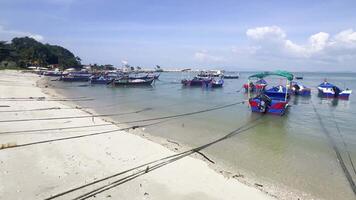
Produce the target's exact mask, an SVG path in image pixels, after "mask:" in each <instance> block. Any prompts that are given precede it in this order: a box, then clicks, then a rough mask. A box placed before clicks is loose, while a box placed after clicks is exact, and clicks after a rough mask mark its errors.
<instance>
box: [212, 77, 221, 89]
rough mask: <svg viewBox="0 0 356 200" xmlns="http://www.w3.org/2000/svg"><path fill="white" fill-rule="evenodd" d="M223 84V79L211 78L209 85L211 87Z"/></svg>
mask: <svg viewBox="0 0 356 200" xmlns="http://www.w3.org/2000/svg"><path fill="white" fill-rule="evenodd" d="M223 85H224V79H221V78H220V79H212V80H211V87H212V88H219V87H222V86H223Z"/></svg>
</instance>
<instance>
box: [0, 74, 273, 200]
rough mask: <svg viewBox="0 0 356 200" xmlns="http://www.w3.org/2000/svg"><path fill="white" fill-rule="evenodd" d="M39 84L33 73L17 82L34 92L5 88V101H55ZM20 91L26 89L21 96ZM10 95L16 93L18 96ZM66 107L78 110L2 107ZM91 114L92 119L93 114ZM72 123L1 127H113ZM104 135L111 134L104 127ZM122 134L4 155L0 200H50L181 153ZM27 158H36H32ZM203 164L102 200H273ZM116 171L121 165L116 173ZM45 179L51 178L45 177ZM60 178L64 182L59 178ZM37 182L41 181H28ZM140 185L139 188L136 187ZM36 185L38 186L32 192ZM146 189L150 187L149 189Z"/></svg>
mask: <svg viewBox="0 0 356 200" xmlns="http://www.w3.org/2000/svg"><path fill="white" fill-rule="evenodd" d="M6 74H11V75H14V72H11V71H6V72H4V71H2V72H0V80H2V81H4V76H5V81H10V82H11V79H10V80H9V78H7V80H6ZM19 74H20V72H15V76H16V75H17V76H19ZM22 79H24V80H22ZM37 80H39V78H38V76H36V75H28V74H25V75H23V76H21V77H19V78H18V79H17V80H16V83H18V82H19V83H23V82H27V83H32V84H31V86H32V87H28V85H23V86H25V88H27V89H26V90H27V91H26V90H25V91H24V88H21V87H23V86H3V85H2V84H0V87H1V90H2V91H5V92H2V97H8V98H9V97H13V96H4V95H17V96H18V97H20V95H19V94H22V97H24V96H45V97H46V98H53V96H52V97H51V94H45V93H44V92H43V90H42V89H41V88H39V87H37V86H36V83H35V82H36V81H37ZM16 87H18V88H16ZM20 90H22V92H21V91H20ZM32 90H33V91H32ZM9 91H12V93H13V94H11V93H10V92H9ZM31 91H32V92H31ZM25 94H26V95H25ZM40 94H42V95H40ZM67 103H69V104H72V103H73V105H75V103H74V102H70V101H68V102H67V101H66V102H55V101H28V102H27V101H26V102H16V101H14V102H11V103H8V104H11V105H10V108H3V110H5V109H6V110H13V109H15V108H16V109H17V108H18V109H20V108H24V107H25V108H26V107H31V108H35V107H38V108H41V107H43V106H48V107H49V106H60V107H70V105H68V104H67ZM2 104H3V103H2ZM26 104H27V105H26ZM1 109H2V108H1ZM87 112H88V111H87V110H86V109H68V110H64V109H59V110H55V111H53V110H49V111H41V112H33V113H32V112H31V113H20V114H19V115H16V114H18V113H13V114H9V116H10V118H16V119H17V118H18V116H21V117H19V118H27V117H22V116H23V115H29V116H30V117H36V118H37V117H48V116H68V115H69V116H79V115H83V113H87ZM90 113H91V114H93V113H92V112H90ZM6 115H7V114H6ZM9 116H4V115H3V116H0V118H1V119H7V118H8V117H9ZM69 121H70V122H69ZM69 121H68V120H66V121H62V122H57V121H55V122H53V121H50V122H48V123H46V122H41V123H38V124H35V123H24V122H20V123H16V125H17V126H16V127H14V126H12V125H11V124H9V125H2V124H0V126H1V127H2V128H1V130H2V131H12V130H19V129H31V128H30V127H34V128H44V127H45V128H47V127H58V126H60V127H63V124H65V125H66V126H68V127H69V126H72V125H73V124H76V125H78V124H89V123H90V124H93V123H96V124H99V123H108V121H107V120H105V119H101V118H98V117H95V121H94V122H93V121H91V119H90V118H89V119H80V120H79V119H75V120H74V119H73V120H69ZM112 126H113V127H112ZM112 126H110V127H111V129H114V128H115V127H117V126H116V125H112ZM19 127H21V128H19ZM105 130H110V129H109V128H105ZM95 131H98V129H97V130H82V131H78V130H75V131H62V132H61V131H53V133H43V134H27V135H32V136H31V137H27V136H26V135H25V134H16V135H11V134H9V135H6V134H5V135H0V138H1V141H10V140H14V141H16V143H17V144H21V143H24V142H28V141H36V140H41V139H44V138H46V139H48V138H53V137H58V135H62V134H63V133H66V136H68V135H71V134H73V135H79V134H81V133H88V132H95ZM100 131H102V129H100ZM69 132H74V133H69ZM119 132H120V133H119V134H116V133H112V134H107V135H101V136H94V137H87V138H83V139H75V140H68V141H66V142H65V141H61V142H53V143H49V144H41V145H34V146H31V147H28V148H26V147H23V148H19V149H3V150H1V151H0V161H1V164H0V168H1V171H5V172H7V173H2V174H1V175H0V180H7V181H5V182H3V183H1V186H0V197H1V196H3V197H9V196H10V197H13V198H14V199H19V198H20V199H21V197H26V198H30V199H38V198H45V197H49V196H50V195H53V194H55V193H58V192H62V191H65V190H66V189H69V188H71V187H73V186H78V185H82V184H84V183H86V182H88V181H90V179H91V178H93V177H94V178H96V179H98V178H101V177H104V176H105V175H110V174H113V173H114V172H116V171H121V170H125V169H127V168H129V166H131V167H133V166H135V165H138V164H139V163H142V162H143V161H150V160H154V159H153V158H160V157H164V156H167V155H172V154H174V153H176V151H174V148H175V147H173V146H174V144H171V145H167V146H165V145H162V144H159V143H157V142H156V141H154V139H153V140H152V138H153V137H152V136H150V135H149V134H148V135H149V136H147V133H144V132H142V134H143V135H141V136H140V134H139V133H132V131H129V134H127V132H124V131H119ZM134 132H136V131H134ZM130 133H131V134H130ZM21 136H22V137H21ZM168 142H169V141H167V143H168ZM173 142H174V141H173ZM66 144H67V145H66ZM93 147H95V148H93ZM172 148H173V149H172ZM182 148H184V147H182V146H181V145H180V149H179V150H181V149H182ZM26 149H30V151H26ZM16 152H20V153H16ZM28 157H30V158H32V159H28ZM199 157H200V159H199ZM21 158H23V159H21ZM26 158H27V159H26ZM74 158H76V159H74ZM125 158H126V159H125ZM203 159H204V158H202V156H200V155H197V156H188V157H185V158H183V159H181V160H179V161H178V162H175V163H172V164H169V165H167V166H165V167H163V168H161V169H159V170H157V171H154V172H152V173H148V174H145V175H144V176H142V177H139V178H137V179H135V180H133V181H130V182H128V183H126V184H124V185H122V186H120V187H117V188H115V189H112V190H109V191H107V192H104V193H103V194H100V195H98V196H97V197H100V198H105V196H106V195H110V196H112V197H116V198H120V197H121V198H126V199H127V198H129V199H136V198H142V197H145V196H149V197H150V198H153V199H166V198H168V197H169V198H172V199H175V198H177V199H180V198H190V199H216V198H217V199H236V198H242V199H274V198H273V197H272V196H270V195H268V194H266V192H263V191H261V190H259V189H258V188H256V187H253V186H247V185H246V183H241V181H238V180H235V178H227V177H224V176H223V174H219V173H217V172H216V171H215V170H213V169H211V168H210V167H209V166H208V164H207V163H206V161H203ZM19 161H22V162H19ZM51 161H52V162H51ZM4 163H6V164H4ZM104 163H107V164H104ZM96 165H98V166H96ZM24 166H27V167H32V168H34V169H37V171H36V170H34V172H30V171H28V170H26V168H25V169H24ZM45 166H46V167H45ZM59 166H61V167H59ZM112 166H116V167H117V168H116V167H112ZM120 169H121V170H120ZM188 169H189V170H188ZM25 172H26V173H25ZM39 172H40V173H39ZM56 172H57V173H56ZM193 172H194V173H193ZM43 174H46V175H45V176H44V175H43ZM57 175H59V177H62V178H58V176H57ZM9 177H13V178H12V180H11V181H9ZM35 177H36V178H35ZM34 179H36V180H37V181H35V182H32V181H29V180H34ZM88 179H89V180H88ZM138 182H140V183H139V184H137V183H138ZM60 183H61V184H60ZM143 183H144V184H143ZM33 185H35V186H34V187H31V186H33ZM138 185H139V186H138ZM142 185H145V187H144V186H142ZM14 187H15V188H16V189H15V188H14ZM144 188H145V189H144ZM122 190H125V191H126V192H122ZM143 190H145V192H143ZM142 193H143V194H142ZM173 197H174V198H173ZM100 198H99V199H100Z"/></svg>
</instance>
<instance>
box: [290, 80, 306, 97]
mask: <svg viewBox="0 0 356 200" xmlns="http://www.w3.org/2000/svg"><path fill="white" fill-rule="evenodd" d="M291 90H292V93H293V94H294V95H299V96H310V95H311V89H310V88H308V87H306V86H305V85H303V84H301V83H298V82H294V81H293V82H291Z"/></svg>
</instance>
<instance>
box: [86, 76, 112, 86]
mask: <svg viewBox="0 0 356 200" xmlns="http://www.w3.org/2000/svg"><path fill="white" fill-rule="evenodd" d="M89 80H90V83H91V84H109V83H111V82H112V80H113V79H112V78H110V77H108V76H104V75H101V76H91V77H90V78H89Z"/></svg>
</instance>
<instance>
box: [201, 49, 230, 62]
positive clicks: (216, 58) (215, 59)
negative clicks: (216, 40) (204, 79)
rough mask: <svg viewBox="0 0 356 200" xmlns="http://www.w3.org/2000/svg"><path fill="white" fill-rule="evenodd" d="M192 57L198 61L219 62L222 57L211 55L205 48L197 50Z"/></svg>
mask: <svg viewBox="0 0 356 200" xmlns="http://www.w3.org/2000/svg"><path fill="white" fill-rule="evenodd" d="M194 58H195V59H196V60H198V61H199V62H221V61H223V60H224V59H223V58H222V57H220V56H213V55H210V54H209V53H208V51H206V50H202V51H198V52H196V53H195V54H194Z"/></svg>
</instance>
